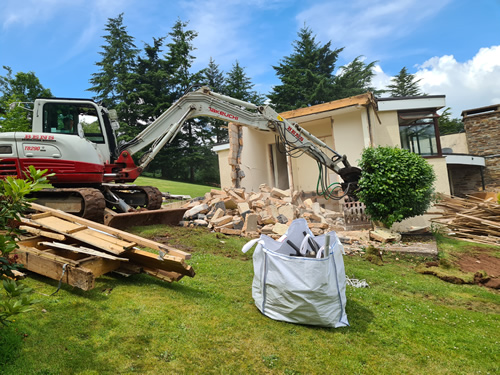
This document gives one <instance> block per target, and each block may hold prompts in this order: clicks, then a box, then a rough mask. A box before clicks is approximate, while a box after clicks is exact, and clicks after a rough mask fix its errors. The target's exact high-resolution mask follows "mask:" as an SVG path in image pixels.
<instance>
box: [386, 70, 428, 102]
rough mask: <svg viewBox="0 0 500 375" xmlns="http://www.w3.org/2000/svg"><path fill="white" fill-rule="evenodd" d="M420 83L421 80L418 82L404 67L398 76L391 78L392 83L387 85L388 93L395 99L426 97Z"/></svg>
mask: <svg viewBox="0 0 500 375" xmlns="http://www.w3.org/2000/svg"><path fill="white" fill-rule="evenodd" d="M420 81H421V79H418V80H416V79H415V75H414V74H410V73H408V71H407V70H406V67H403V68H402V69H401V70H400V71H399V74H398V75H397V76H394V77H392V78H391V82H392V83H391V84H390V85H387V89H388V90H387V91H388V92H389V93H390V95H391V96H393V97H405V96H421V95H425V94H424V93H422V91H421V90H420V87H419V85H418V83H419V82H420Z"/></svg>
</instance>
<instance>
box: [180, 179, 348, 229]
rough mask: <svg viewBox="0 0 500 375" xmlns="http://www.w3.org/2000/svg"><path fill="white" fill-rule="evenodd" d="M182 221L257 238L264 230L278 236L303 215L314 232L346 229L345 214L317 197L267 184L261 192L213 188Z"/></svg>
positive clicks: (194, 205)
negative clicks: (330, 208) (324, 204)
mask: <svg viewBox="0 0 500 375" xmlns="http://www.w3.org/2000/svg"><path fill="white" fill-rule="evenodd" d="M185 207H187V208H188V210H187V211H186V212H185V214H184V221H183V222H181V225H184V226H186V227H195V226H204V227H208V228H209V229H212V230H214V231H215V232H220V233H223V234H228V235H238V236H243V237H248V238H257V237H259V236H260V235H261V234H267V235H269V236H270V237H273V238H278V237H280V236H281V235H283V234H284V233H285V232H286V230H287V229H288V226H289V225H290V223H291V222H292V221H293V220H294V219H296V218H298V217H303V218H305V219H306V220H307V222H308V226H309V228H310V229H311V231H312V232H313V233H314V235H320V234H323V233H325V232H327V231H330V230H343V229H344V226H343V225H344V215H343V213H341V212H337V211H334V210H329V209H326V208H325V207H322V205H321V203H320V202H319V201H318V199H317V198H316V197H313V198H305V197H303V194H302V193H300V192H296V193H294V194H291V193H290V191H289V190H280V189H277V188H270V187H268V186H267V185H265V184H262V185H261V186H260V187H259V191H258V192H250V193H246V192H245V190H244V189H241V188H231V189H228V188H226V189H223V190H215V189H212V190H211V191H210V192H208V193H206V194H205V196H204V197H200V199H198V200H193V201H191V202H189V203H187V204H186V205H185Z"/></svg>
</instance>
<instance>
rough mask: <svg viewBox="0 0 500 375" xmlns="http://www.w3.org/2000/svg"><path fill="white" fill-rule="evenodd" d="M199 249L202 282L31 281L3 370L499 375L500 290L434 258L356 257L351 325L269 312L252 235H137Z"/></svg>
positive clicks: (2, 350)
mask: <svg viewBox="0 0 500 375" xmlns="http://www.w3.org/2000/svg"><path fill="white" fill-rule="evenodd" d="M135 233H138V234H142V235H145V236H148V237H155V238H160V237H161V238H162V239H163V240H168V243H169V244H170V245H172V246H177V247H180V248H183V249H185V250H188V251H191V252H192V254H193V256H192V259H191V260H189V261H188V263H189V264H191V265H192V266H193V268H194V269H195V271H196V273H197V274H196V276H195V277H194V278H183V279H182V280H181V281H180V282H177V283H173V284H167V283H164V282H161V281H158V280H156V279H154V278H151V277H149V276H146V275H137V276H132V277H130V278H123V277H120V276H114V275H109V276H104V277H101V278H99V279H98V281H97V285H96V287H95V289H93V290H91V291H88V292H83V291H80V290H78V289H74V288H71V287H68V286H67V285H63V287H62V288H61V290H60V291H59V292H58V293H57V294H56V295H54V296H52V297H48V296H46V295H48V294H50V293H52V292H53V291H55V290H56V288H57V281H53V280H49V279H46V278H44V277H41V276H37V275H33V274H32V275H30V277H29V278H27V279H26V280H25V283H26V284H28V286H30V287H32V288H34V289H35V290H36V293H37V297H38V298H41V299H42V302H41V303H40V304H38V305H36V308H35V310H34V311H33V312H31V313H27V314H23V315H20V316H18V317H17V321H16V322H15V323H14V324H12V325H11V326H10V327H9V328H7V329H1V328H0V373H2V374H16V375H17V374H116V373H119V374H134V373H138V374H247V373H248V374H320V373H322V374H333V373H337V374H422V373H432V374H475V373H478V374H479V373H480V374H487V373H490V374H494V373H499V371H500V367H499V363H500V361H499V351H498V348H499V346H500V334H499V331H498V327H499V326H500V294H499V293H498V292H497V291H492V290H488V289H486V288H482V287H479V286H475V285H454V284H450V283H446V282H444V281H442V280H439V279H438V278H436V277H433V276H429V275H422V274H418V273H416V272H415V270H414V268H415V267H416V265H417V264H418V263H419V262H421V261H423V259H422V258H410V257H404V256H398V259H396V257H395V256H390V255H386V256H384V264H383V265H382V266H376V265H374V264H372V263H370V262H368V261H366V260H364V259H363V258H362V257H360V256H346V257H345V265H346V273H347V275H348V276H350V277H355V278H358V279H366V281H367V282H368V283H369V285H370V287H369V288H364V289H356V288H352V287H348V288H347V300H348V303H347V307H346V309H347V315H348V319H349V322H350V324H351V326H350V327H345V328H339V329H327V328H318V327H308V326H302V325H294V324H288V323H284V322H278V321H274V320H271V319H269V318H267V317H265V316H263V315H262V314H261V313H260V312H259V311H258V310H257V308H256V307H255V305H254V302H253V299H252V295H251V283H252V278H253V265H252V261H251V254H246V255H245V254H242V253H241V251H240V249H241V246H242V245H243V244H244V243H246V240H245V239H242V238H238V237H228V236H224V235H221V234H216V233H210V232H207V231H206V230H203V229H187V228H179V227H159V226H157V227H149V228H136V230H135Z"/></svg>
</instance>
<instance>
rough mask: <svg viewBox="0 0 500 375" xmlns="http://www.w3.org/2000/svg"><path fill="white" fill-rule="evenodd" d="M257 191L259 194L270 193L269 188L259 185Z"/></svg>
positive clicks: (265, 185)
mask: <svg viewBox="0 0 500 375" xmlns="http://www.w3.org/2000/svg"><path fill="white" fill-rule="evenodd" d="M259 190H260V191H261V192H265V193H270V192H271V188H270V187H269V186H267V184H260V185H259Z"/></svg>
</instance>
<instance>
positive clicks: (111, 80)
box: [88, 13, 139, 126]
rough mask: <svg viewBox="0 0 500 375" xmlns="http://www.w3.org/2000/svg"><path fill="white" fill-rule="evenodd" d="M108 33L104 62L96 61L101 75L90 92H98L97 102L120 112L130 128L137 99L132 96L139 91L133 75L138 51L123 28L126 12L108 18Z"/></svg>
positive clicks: (94, 75)
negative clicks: (135, 85) (136, 88)
mask: <svg viewBox="0 0 500 375" xmlns="http://www.w3.org/2000/svg"><path fill="white" fill-rule="evenodd" d="M105 30H106V31H107V32H108V34H107V35H105V36H104V37H103V38H104V40H105V41H106V44H104V45H102V46H101V48H102V49H103V50H102V51H101V52H99V54H100V55H101V56H102V60H101V61H98V62H96V64H95V65H96V66H98V67H99V70H100V71H99V72H97V73H92V78H91V79H90V80H89V82H90V83H91V84H92V85H93V86H92V87H91V88H89V89H88V91H93V92H95V93H96V95H95V96H94V99H95V100H97V101H103V102H104V103H106V105H107V106H110V107H112V108H114V109H116V110H117V112H118V116H119V118H120V120H121V121H123V122H125V123H126V124H128V125H129V126H130V125H132V124H134V118H133V117H131V115H130V114H131V113H132V111H130V107H131V105H132V103H133V100H135V99H136V96H134V95H131V93H132V92H133V91H134V90H135V87H134V81H133V76H132V72H133V71H134V70H135V63H136V58H137V54H138V52H139V51H138V49H137V48H136V46H135V44H134V38H133V37H131V36H130V35H129V34H128V33H127V30H126V27H125V26H124V25H123V13H121V14H119V15H118V17H116V18H108V23H107V24H106V27H105Z"/></svg>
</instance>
